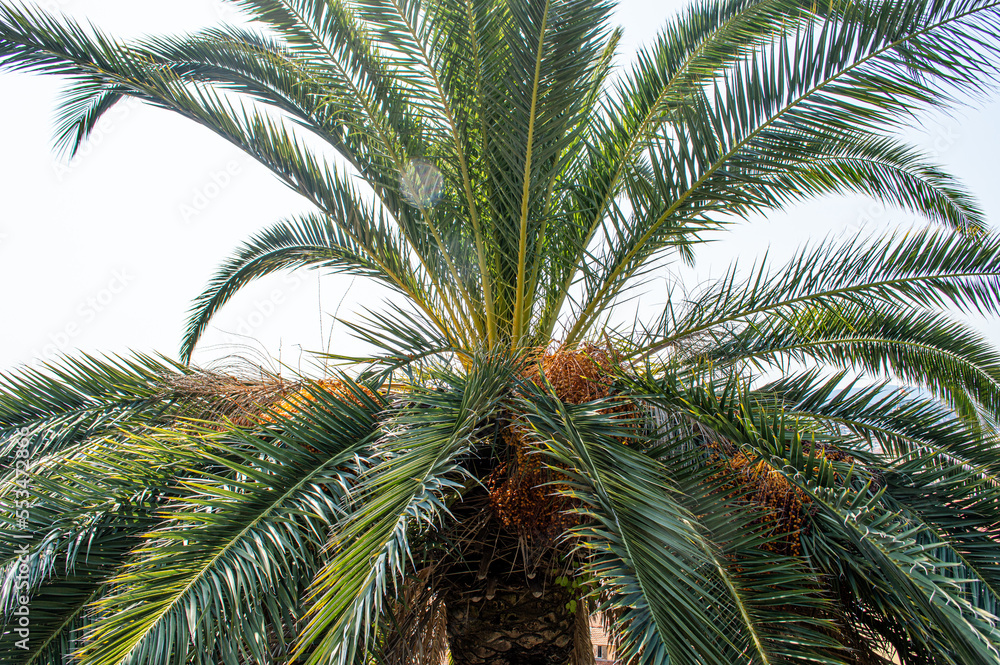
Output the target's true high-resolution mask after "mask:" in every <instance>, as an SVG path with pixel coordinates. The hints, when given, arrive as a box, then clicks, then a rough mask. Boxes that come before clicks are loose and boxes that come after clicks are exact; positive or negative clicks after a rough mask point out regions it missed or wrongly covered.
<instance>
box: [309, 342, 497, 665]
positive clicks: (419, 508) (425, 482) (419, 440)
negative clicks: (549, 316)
mask: <svg viewBox="0 0 1000 665" xmlns="http://www.w3.org/2000/svg"><path fill="white" fill-rule="evenodd" d="M512 371H513V368H512V367H511V366H510V361H509V360H506V359H505V358H503V357H496V358H492V359H490V358H487V359H480V363H478V364H477V365H476V366H475V367H474V370H473V371H472V372H470V374H469V375H467V376H464V377H462V376H456V375H453V374H452V375H448V374H441V375H439V376H437V377H435V378H436V379H437V381H438V382H440V383H439V385H441V388H443V390H435V389H423V390H420V389H416V390H413V391H412V392H411V393H410V394H409V395H408V396H407V401H408V402H410V403H409V404H406V405H404V406H403V407H402V408H401V409H400V410H399V411H398V412H397V413H395V414H393V416H392V418H391V420H390V422H389V423H388V425H387V427H386V431H387V436H386V437H385V438H384V439H383V440H382V441H381V442H379V444H378V445H377V446H376V449H375V454H377V455H380V456H381V457H382V461H381V462H380V463H379V464H377V465H375V466H373V467H372V468H371V469H369V470H367V472H366V473H365V474H364V475H363V476H362V477H361V478H360V480H359V482H358V487H357V488H356V489H355V490H354V495H355V499H354V501H353V505H351V506H350V507H349V511H348V513H347V515H346V516H345V518H344V519H342V520H341V521H340V523H339V524H338V525H337V528H336V529H335V531H334V532H333V537H332V539H331V540H330V542H328V543H327V546H326V547H327V550H328V551H329V552H330V553H331V554H332V555H333V556H332V557H331V558H330V560H329V561H328V563H327V564H326V565H325V566H324V567H323V569H322V570H320V571H319V573H318V574H317V575H316V578H315V580H314V581H313V584H312V588H311V589H310V591H309V594H308V597H307V601H308V602H309V604H310V606H311V608H310V611H309V614H308V616H307V620H308V623H307V624H306V626H305V628H304V629H303V631H302V633H301V635H300V636H299V642H298V644H297V646H296V650H295V653H294V655H295V657H306V656H307V655H308V659H307V662H308V663H318V662H321V661H329V660H330V659H332V660H333V661H335V662H338V663H353V662H355V659H356V658H357V657H358V656H359V654H365V653H366V652H367V651H368V649H369V648H370V646H371V644H372V640H373V638H374V637H375V635H373V631H372V628H373V626H374V625H375V624H376V622H377V619H378V617H379V615H380V614H381V612H382V607H383V602H384V597H385V594H386V593H387V592H388V591H389V590H390V589H392V588H393V587H395V585H396V584H397V583H398V582H399V581H400V579H401V576H402V575H403V573H404V572H405V571H406V568H407V564H408V561H409V560H410V558H411V556H412V553H411V551H410V547H409V538H410V537H411V535H412V533H413V532H414V530H415V531H416V532H419V531H421V530H423V529H427V528H430V527H433V526H435V525H438V524H440V523H441V521H442V520H445V519H447V518H448V515H449V513H448V503H449V502H450V500H451V499H452V498H453V497H455V496H456V495H457V494H458V490H460V489H461V488H462V486H463V485H464V484H465V483H467V482H469V481H470V480H471V479H470V476H469V472H468V470H466V469H465V468H464V467H463V466H462V462H463V460H464V458H467V457H468V456H470V455H471V454H472V451H473V449H474V448H475V446H476V445H477V443H479V442H478V441H477V430H478V428H479V427H480V426H481V425H482V423H483V420H484V418H486V417H487V415H488V414H489V413H490V412H491V411H492V410H493V409H494V408H495V406H496V403H497V401H498V400H499V399H500V398H501V397H502V396H503V390H504V388H506V387H507V384H508V381H509V377H510V374H511V372H512ZM310 651H311V653H310Z"/></svg>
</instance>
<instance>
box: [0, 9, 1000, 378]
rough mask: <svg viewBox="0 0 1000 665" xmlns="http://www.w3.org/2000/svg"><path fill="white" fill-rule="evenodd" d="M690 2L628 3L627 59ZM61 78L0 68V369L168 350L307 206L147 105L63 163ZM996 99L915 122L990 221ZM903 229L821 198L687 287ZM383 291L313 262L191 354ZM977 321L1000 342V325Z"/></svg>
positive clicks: (242, 303) (147, 14)
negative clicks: (237, 255)
mask: <svg viewBox="0 0 1000 665" xmlns="http://www.w3.org/2000/svg"><path fill="white" fill-rule="evenodd" d="M40 4H41V5H42V6H43V7H46V8H50V9H56V10H58V11H63V12H66V13H68V14H70V15H73V16H75V17H77V18H84V19H89V20H91V21H92V22H94V23H95V24H96V25H99V26H101V27H102V28H103V29H105V30H107V31H109V32H112V33H113V34H116V35H119V36H124V37H132V36H137V35H140V34H142V33H156V32H182V31H191V30H196V29H198V28H200V27H203V26H206V25H210V24H213V23H217V22H220V21H224V20H226V19H227V18H233V17H234V14H233V13H232V10H230V9H228V8H227V7H226V6H225V5H224V4H222V3H220V2H215V1H212V0H173V2H170V3H152V2H148V3H147V2H137V1H136V0H131V1H127V2H126V1H123V0H42V2H41V3H40ZM683 4H684V3H682V2H679V1H678V0H664V1H663V2H649V1H645V0H622V1H621V2H620V7H619V11H618V14H617V20H618V22H619V23H620V24H621V25H623V26H624V27H625V40H624V42H623V45H622V49H621V50H622V53H623V57H622V58H621V59H620V62H625V58H627V57H628V56H629V55H630V54H631V53H632V52H633V51H634V49H635V48H636V46H638V45H639V44H642V43H645V42H647V41H649V40H650V39H651V38H652V37H653V36H654V35H655V33H656V31H657V29H658V28H659V27H660V25H662V23H663V20H664V19H665V18H666V17H667V16H668V15H669V14H670V13H671V12H673V11H674V10H675V8H676V7H679V6H683ZM60 89H61V82H60V81H59V80H58V79H55V78H52V77H44V78H43V77H39V76H33V75H27V74H9V73H7V74H0V99H2V100H3V102H4V103H2V104H0V150H2V154H3V159H2V160H0V284H2V285H3V287H2V291H0V293H2V296H0V298H2V300H0V311H2V313H3V314H2V318H0V340H2V343H0V370H4V369H9V368H12V367H13V366H15V365H18V364H22V363H29V364H34V363H36V362H37V361H38V360H39V359H45V358H47V359H52V358H54V357H56V355H57V354H61V353H66V352H70V353H72V352H75V351H77V350H83V351H87V352H91V353H126V352H127V351H128V350H129V349H133V350H136V351H142V352H147V353H150V352H161V353H164V354H166V355H169V356H172V357H173V356H175V355H176V352H177V349H178V347H179V343H180V339H181V333H182V330H183V325H184V322H185V320H186V318H187V310H188V307H189V305H190V303H191V301H192V300H193V298H194V297H195V296H196V295H197V294H198V293H200V292H201V290H202V288H203V287H204V285H205V284H206V283H207V281H208V279H209V278H210V276H211V275H212V274H213V272H214V270H215V268H216V266H217V265H218V264H219V263H221V262H222V260H223V259H225V258H227V257H228V256H229V255H230V253H231V252H232V251H233V250H234V249H235V248H236V247H237V245H238V244H239V243H240V242H242V241H243V240H244V239H246V238H248V237H249V236H250V234H251V233H253V232H254V231H256V230H258V229H260V228H262V227H265V226H267V225H269V224H270V223H272V222H274V221H276V220H278V219H280V218H282V217H284V216H287V215H289V214H291V213H295V212H300V211H305V210H307V209H308V204H306V203H305V202H304V201H303V200H302V199H301V198H299V197H298V196H297V195H296V194H293V193H291V192H290V191H289V190H287V189H286V188H285V187H284V186H283V185H281V184H280V183H279V182H278V181H277V180H276V179H275V178H274V177H273V176H271V175H270V173H269V172H267V171H266V170H265V169H264V168H263V167H261V166H258V165H257V164H256V163H255V162H252V161H251V160H250V159H248V158H246V157H244V156H243V155H242V153H240V152H239V151H237V150H236V149H235V148H232V147H230V146H229V145H228V144H227V143H225V142H224V141H223V140H222V139H220V138H218V137H216V136H215V135H214V134H212V133H210V132H209V131H208V130H205V129H202V128H200V127H198V126H196V125H194V124H193V123H190V122H188V121H185V120H183V119H181V118H179V117H176V116H174V115H172V114H170V113H168V112H165V111H160V110H156V109H151V108H148V107H144V106H141V105H139V104H134V103H132V104H127V105H124V106H122V107H120V108H118V109H116V110H115V111H113V112H112V113H111V114H110V116H109V118H108V120H107V121H106V122H105V124H104V125H103V126H102V127H101V128H100V130H99V131H98V132H97V133H96V134H95V136H94V138H93V139H92V141H91V142H90V144H88V145H87V146H85V147H84V148H83V150H82V151H81V154H80V155H79V156H78V157H77V158H75V159H74V160H73V161H67V160H66V159H65V157H63V156H60V155H57V154H56V153H55V152H54V150H53V147H52V144H53V142H52V139H53V135H54V131H53V127H54V121H53V118H54V109H55V108H56V104H57V100H58V95H59V90H60ZM996 99H997V100H998V101H995V102H993V103H989V104H986V105H983V106H981V107H979V108H974V109H962V110H960V111H958V112H956V114H955V115H954V116H953V117H934V118H930V119H928V120H927V121H926V122H924V123H923V126H922V127H915V128H914V129H913V132H912V134H913V137H914V140H916V141H918V142H919V143H920V144H921V145H923V146H924V147H926V148H927V149H929V150H931V151H932V152H934V153H936V154H937V155H938V156H939V158H940V160H941V162H943V163H944V164H946V165H947V167H948V168H949V169H950V170H951V171H952V172H953V173H954V174H956V175H958V176H959V177H960V178H961V179H962V180H963V181H964V182H965V183H967V185H968V186H969V187H970V188H971V189H972V190H973V191H974V192H976V193H977V194H978V195H979V196H980V200H981V202H982V204H983V206H984V207H985V209H986V211H987V213H988V216H989V218H990V219H991V220H994V221H993V225H994V226H996V224H997V223H996V221H995V220H998V219H1000V183H998V182H997V179H996V173H997V171H996V169H995V167H994V163H995V159H996V157H995V156H996V155H997V154H1000V132H998V129H997V128H998V126H1000V93H998V94H997V95H996ZM906 223H908V220H907V219H906V216H905V215H903V214H901V213H898V212H893V211H885V210H882V209H881V208H880V207H879V206H877V205H873V204H872V203H871V202H869V201H866V200H863V199H860V198H853V199H831V200H824V201H817V202H814V203H810V204H808V205H803V206H799V207H797V208H795V209H793V210H790V211H788V212H786V213H781V214H776V215H772V216H770V218H769V219H767V220H758V221H755V222H753V223H748V224H743V225H740V226H739V227H737V228H734V229H732V230H731V231H730V232H727V233H726V234H723V235H721V236H720V241H719V242H718V243H715V244H713V245H711V246H710V247H708V248H706V249H705V250H703V252H702V253H701V258H700V259H699V264H698V266H697V268H696V269H695V270H694V271H689V270H684V271H682V273H681V274H682V276H683V283H684V284H685V285H686V286H692V285H694V284H696V283H698V282H699V281H701V280H704V279H707V278H710V277H713V276H719V275H720V274H721V273H722V272H723V271H724V270H725V269H726V268H727V266H728V265H729V263H730V262H731V261H732V260H733V259H734V258H736V257H739V258H740V260H741V261H746V262H748V263H749V262H750V261H752V260H753V259H755V258H758V257H760V256H761V255H762V254H763V253H764V252H765V251H770V255H771V256H772V257H774V258H778V257H783V256H787V255H788V254H790V253H792V252H793V251H794V250H795V249H797V248H798V247H799V246H801V245H802V244H803V243H804V242H806V241H807V240H809V239H810V238H820V237H824V236H827V235H829V234H836V235H842V236H844V237H848V236H850V235H853V234H856V233H858V232H859V231H860V232H861V233H870V232H874V231H877V230H887V229H889V228H890V227H892V226H893V225H899V224H903V225H905V224H906ZM349 286H350V289H349V290H347V289H348V287H349ZM345 290H346V297H345ZM662 293H663V289H662V286H661V285H660V283H658V282H656V281H654V282H652V283H651V284H650V286H649V293H648V295H647V296H646V298H645V302H646V303H652V304H655V303H656V302H662ZM381 296H382V294H381V293H379V292H377V291H375V290H374V289H373V288H372V287H371V286H370V285H369V284H367V283H365V282H364V281H362V280H358V281H356V282H354V283H353V285H352V284H351V280H350V279H349V278H344V277H333V276H326V277H324V278H323V279H322V281H321V283H320V280H319V279H318V273H316V272H313V271H300V272H298V273H293V274H288V275H282V276H277V277H273V278H270V279H266V280H262V281H261V282H260V283H259V284H257V285H256V286H254V287H252V288H248V289H246V290H245V291H244V292H242V293H241V294H239V295H238V296H237V297H236V298H235V299H234V300H233V301H232V302H231V303H230V304H229V305H228V306H227V307H226V308H225V309H224V310H223V311H222V312H221V313H220V314H219V315H218V316H217V317H216V319H215V320H214V324H213V326H212V328H211V329H210V330H209V332H208V334H206V336H205V338H204V339H203V341H202V346H201V350H200V351H199V352H197V353H196V355H195V360H196V362H199V363H201V364H211V363H212V362H213V361H215V360H216V359H218V358H220V357H222V356H225V355H226V354H229V353H233V352H241V353H244V354H247V353H249V352H250V349H256V353H257V354H264V355H266V356H270V357H274V358H280V359H281V361H282V362H284V363H286V364H288V365H289V366H291V367H293V368H294V367H296V366H297V365H299V363H300V361H301V358H302V354H301V350H302V349H306V350H315V349H319V348H321V346H322V345H323V343H322V342H321V336H320V334H321V333H320V329H321V325H322V326H323V330H324V331H325V334H326V335H329V332H330V323H331V315H332V314H333V312H334V311H335V310H336V309H337V307H338V304H339V303H340V302H341V300H342V299H343V304H342V305H341V306H340V316H341V317H349V316H350V313H351V312H353V311H356V310H357V309H359V308H360V307H361V306H373V305H376V306H377V303H378V301H379V299H380V298H381ZM658 298H659V300H658ZM628 307H629V309H633V308H634V305H629V306H628ZM321 313H322V314H321ZM974 324H975V325H976V326H977V327H979V328H980V329H982V330H983V331H984V332H985V333H986V334H987V335H988V336H989V337H990V338H991V339H993V340H994V341H996V342H1000V325H997V323H996V322H995V321H974ZM332 350H333V351H334V352H342V353H344V352H351V350H352V348H351V345H350V343H349V342H347V338H346V335H345V333H344V331H343V330H340V331H336V330H335V331H334V336H333V346H332Z"/></svg>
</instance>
